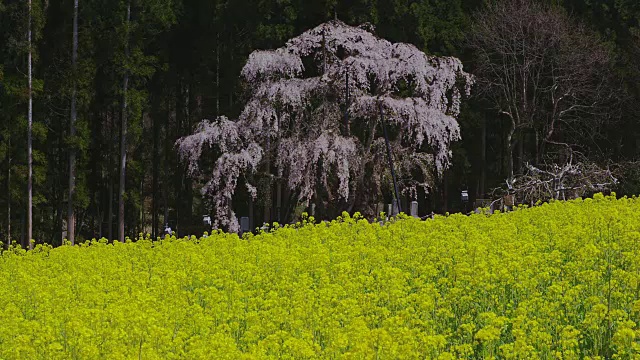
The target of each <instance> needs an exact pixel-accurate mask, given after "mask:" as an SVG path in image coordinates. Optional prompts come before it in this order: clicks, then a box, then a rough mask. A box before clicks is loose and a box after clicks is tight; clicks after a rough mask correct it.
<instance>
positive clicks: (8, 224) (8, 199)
mask: <svg viewBox="0 0 640 360" xmlns="http://www.w3.org/2000/svg"><path fill="white" fill-rule="evenodd" d="M10 139H11V138H9V141H7V149H8V151H11V140H10ZM10 245H11V155H9V167H8V170H7V248H9V246H10Z"/></svg>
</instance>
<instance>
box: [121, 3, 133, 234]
mask: <svg viewBox="0 0 640 360" xmlns="http://www.w3.org/2000/svg"><path fill="white" fill-rule="evenodd" d="M130 21H131V0H129V2H128V3H127V23H126V24H125V26H126V32H127V35H126V37H125V44H124V49H125V50H124V55H125V59H126V60H125V61H128V60H129V22H130ZM125 66H128V64H127V65H125ZM128 88H129V70H128V69H125V71H124V79H123V81H122V109H121V110H122V114H121V115H122V125H121V127H120V190H119V191H118V239H119V240H120V242H124V240H125V237H124V190H125V180H126V175H125V171H126V168H127V111H128V109H127V89H128Z"/></svg>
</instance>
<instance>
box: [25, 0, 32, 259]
mask: <svg viewBox="0 0 640 360" xmlns="http://www.w3.org/2000/svg"><path fill="white" fill-rule="evenodd" d="M28 6H29V16H28V17H29V23H28V25H29V26H28V30H27V38H28V41H27V44H28V46H29V55H28V77H29V112H28V117H27V164H28V165H27V166H28V175H27V193H28V194H27V237H26V241H27V242H28V243H29V249H33V244H32V242H31V240H32V238H33V139H32V134H31V129H32V126H33V88H32V75H33V74H32V64H31V52H32V49H31V0H28Z"/></svg>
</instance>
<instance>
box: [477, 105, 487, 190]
mask: <svg viewBox="0 0 640 360" xmlns="http://www.w3.org/2000/svg"><path fill="white" fill-rule="evenodd" d="M481 126H482V131H481V135H480V136H481V139H480V141H481V148H480V163H481V166H482V168H481V170H480V186H479V187H480V189H479V193H480V194H479V195H480V196H481V197H482V198H484V195H485V184H486V181H487V117H486V115H484V116H482V124H481Z"/></svg>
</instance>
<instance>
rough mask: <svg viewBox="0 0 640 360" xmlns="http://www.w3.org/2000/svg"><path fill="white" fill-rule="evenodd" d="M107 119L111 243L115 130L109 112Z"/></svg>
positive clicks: (108, 231)
mask: <svg viewBox="0 0 640 360" xmlns="http://www.w3.org/2000/svg"><path fill="white" fill-rule="evenodd" d="M107 116H108V118H109V153H108V156H109V168H108V172H109V173H108V174H107V176H108V177H109V190H108V191H107V197H108V201H109V205H108V207H107V208H108V209H107V236H108V239H109V241H113V186H114V184H113V182H114V179H113V175H112V171H113V170H114V167H115V164H114V163H113V155H112V154H113V152H115V144H114V141H113V139H114V128H115V119H114V116H113V113H111V111H109V112H108V115H107Z"/></svg>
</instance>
